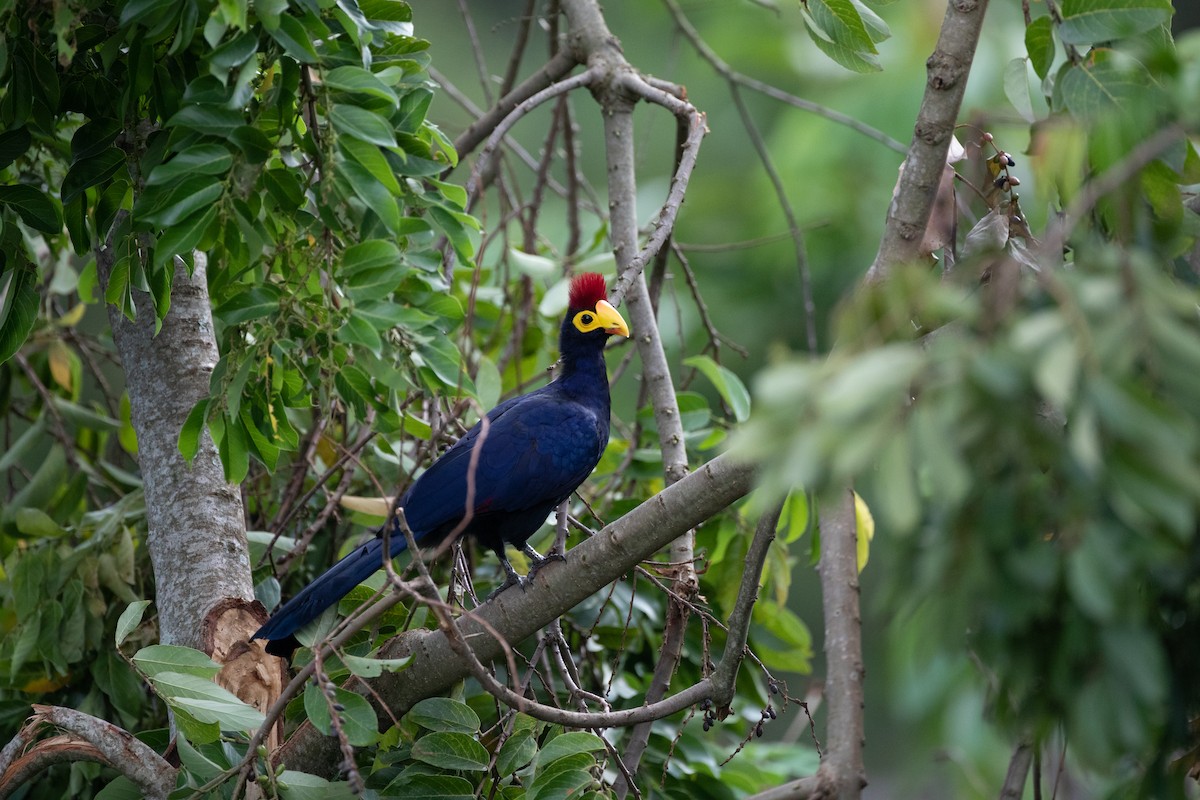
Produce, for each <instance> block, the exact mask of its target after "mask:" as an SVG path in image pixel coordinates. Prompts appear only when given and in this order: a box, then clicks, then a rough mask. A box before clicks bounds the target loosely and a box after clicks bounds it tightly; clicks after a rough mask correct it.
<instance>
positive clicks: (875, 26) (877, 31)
mask: <svg viewBox="0 0 1200 800" xmlns="http://www.w3.org/2000/svg"><path fill="white" fill-rule="evenodd" d="M850 2H852V3H854V8H855V10H857V11H858V14H859V17H860V18H861V19H862V21H863V26H864V27H865V28H866V29H867V35H868V36H870V37H871V41H872V42H874V43H875V44H879V43H880V42H886V41H887V40H888V39H890V38H892V29H891V28H889V27H888V24H887V23H886V22H884V21H883V18H882V17H880V16H879V15H878V14H876V13H875V12H874V11H873V10H872V9H871V7H870V6H868V5H867V4H866V3H863V2H862V1H861V0H850Z"/></svg>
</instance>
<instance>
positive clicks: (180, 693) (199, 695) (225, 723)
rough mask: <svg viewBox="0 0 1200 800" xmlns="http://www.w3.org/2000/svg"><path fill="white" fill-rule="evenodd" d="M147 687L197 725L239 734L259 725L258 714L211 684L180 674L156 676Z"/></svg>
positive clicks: (226, 691) (172, 673)
mask: <svg viewBox="0 0 1200 800" xmlns="http://www.w3.org/2000/svg"><path fill="white" fill-rule="evenodd" d="M150 683H151V685H153V686H154V689H155V691H156V692H157V693H158V694H159V696H161V697H162V698H163V699H164V700H166V701H167V702H168V703H170V704H171V705H172V706H174V707H176V708H180V709H183V710H184V711H186V712H187V713H188V714H190V715H191V716H192V717H193V718H194V719H196V720H197V721H198V722H200V723H204V724H212V723H218V724H220V726H221V729H222V730H230V731H242V730H250V729H253V728H257V727H259V726H261V725H262V724H263V721H264V719H265V717H264V716H263V714H262V712H261V711H259V710H258V709H256V708H253V707H251V706H249V705H247V704H246V703H244V702H242V701H241V700H240V699H239V698H238V697H237V696H236V695H234V694H233V693H232V692H229V691H228V690H226V689H222V688H221V687H220V686H218V685H217V684H215V683H213V682H212V681H209V680H206V679H204V678H201V677H199V676H197V675H189V674H187V673H182V672H171V671H166V672H159V673H157V674H155V675H152V676H150Z"/></svg>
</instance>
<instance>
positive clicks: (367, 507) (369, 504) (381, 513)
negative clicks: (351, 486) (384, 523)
mask: <svg viewBox="0 0 1200 800" xmlns="http://www.w3.org/2000/svg"><path fill="white" fill-rule="evenodd" d="M394 502H395V498H392V497H357V496H355V495H352V494H347V495H343V496H342V499H341V505H342V507H343V508H348V509H350V510H351V511H358V512H360V513H363V514H370V515H372V516H375V517H386V516H387V515H388V514H390V513H392V504H393V503H394Z"/></svg>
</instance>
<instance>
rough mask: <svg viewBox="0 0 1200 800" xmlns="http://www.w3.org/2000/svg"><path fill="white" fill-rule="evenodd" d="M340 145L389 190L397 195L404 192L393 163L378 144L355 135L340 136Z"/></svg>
mask: <svg viewBox="0 0 1200 800" xmlns="http://www.w3.org/2000/svg"><path fill="white" fill-rule="evenodd" d="M338 147H340V148H341V149H342V150H343V151H344V152H345V153H346V155H348V156H349V157H350V158H352V159H353V160H354V161H356V162H358V163H359V164H360V165H361V166H362V167H363V169H365V170H366V171H367V172H369V173H370V174H371V177H373V178H374V179H375V180H377V181H379V182H380V183H381V184H383V186H384V187H385V188H386V189H387V190H388V191H389V192H391V193H392V194H394V195H397V196H398V195H400V194H401V193H402V191H403V190H402V189H401V188H400V182H399V181H397V180H396V173H395V172H393V171H392V166H391V164H389V163H388V160H387V159H386V158H385V157H384V155H383V153H382V152H380V150H379V147H378V146H377V145H373V144H371V143H370V142H364V141H361V140H360V139H356V138H354V137H353V136H341V137H339V138H338Z"/></svg>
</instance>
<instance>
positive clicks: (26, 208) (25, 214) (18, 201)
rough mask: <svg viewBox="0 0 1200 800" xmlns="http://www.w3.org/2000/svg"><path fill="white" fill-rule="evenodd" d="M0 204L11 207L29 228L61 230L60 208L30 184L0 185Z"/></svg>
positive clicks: (46, 230) (48, 231)
mask: <svg viewBox="0 0 1200 800" xmlns="http://www.w3.org/2000/svg"><path fill="white" fill-rule="evenodd" d="M0 205H6V206H9V207H11V208H12V210H13V211H15V212H17V215H18V216H19V217H20V218H21V221H22V222H24V223H25V224H26V225H28V226H29V227H31V228H36V229H37V230H39V231H42V232H43V233H59V232H60V231H62V227H63V220H62V209H61V208H60V207H59V205H58V203H56V202H55V201H54V200H52V199H51V198H49V197H47V196H46V195H44V194H42V193H41V192H39V191H38V190H37V189H35V188H33V187H32V186H27V185H25V184H23V183H16V184H13V185H12V186H0Z"/></svg>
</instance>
